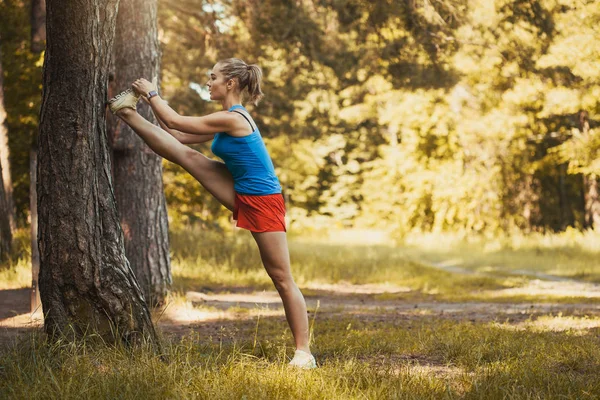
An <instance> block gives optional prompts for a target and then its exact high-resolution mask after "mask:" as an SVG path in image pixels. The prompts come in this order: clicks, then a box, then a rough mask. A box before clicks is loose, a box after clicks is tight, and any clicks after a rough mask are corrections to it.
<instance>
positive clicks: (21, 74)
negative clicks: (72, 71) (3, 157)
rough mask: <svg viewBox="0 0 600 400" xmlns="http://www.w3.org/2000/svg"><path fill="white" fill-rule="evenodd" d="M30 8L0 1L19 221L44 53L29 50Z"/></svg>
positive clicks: (25, 200) (25, 206) (25, 204)
mask: <svg viewBox="0 0 600 400" xmlns="http://www.w3.org/2000/svg"><path fill="white" fill-rule="evenodd" d="M29 9H30V1H17V0H3V1H0V15H2V21H3V23H2V24H0V44H1V45H2V60H0V62H2V68H3V70H4V106H5V108H6V113H7V118H6V125H7V128H8V142H9V149H10V164H11V175H12V181H13V185H14V188H13V196H14V200H15V205H16V208H17V218H18V220H19V223H20V224H21V225H23V224H24V223H25V222H26V220H27V215H28V212H29V151H30V149H31V143H32V140H34V138H35V137H36V136H37V130H38V114H39V107H40V103H41V93H42V63H43V54H41V55H40V54H34V53H32V52H31V50H30V41H31V37H30V35H31V32H30V29H31V27H30V20H29V13H30V10H29Z"/></svg>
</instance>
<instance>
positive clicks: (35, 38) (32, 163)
mask: <svg viewBox="0 0 600 400" xmlns="http://www.w3.org/2000/svg"><path fill="white" fill-rule="evenodd" d="M45 47H46V0H32V2H31V52H32V53H34V54H39V53H41V52H42V51H43V50H44V48H45ZM37 158H38V138H37V135H34V137H33V138H31V150H30V151H29V215H30V217H31V218H30V219H31V232H30V235H31V278H32V279H31V312H32V313H33V312H34V311H35V310H37V309H38V307H39V306H40V301H41V299H40V291H39V290H38V287H39V284H38V280H39V274H40V251H39V249H38V237H37V236H38V235H37V230H38V214H37V190H36V186H37Z"/></svg>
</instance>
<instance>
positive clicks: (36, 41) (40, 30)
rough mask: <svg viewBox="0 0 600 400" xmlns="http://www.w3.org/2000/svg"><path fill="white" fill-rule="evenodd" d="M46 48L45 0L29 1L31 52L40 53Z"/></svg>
mask: <svg viewBox="0 0 600 400" xmlns="http://www.w3.org/2000/svg"><path fill="white" fill-rule="evenodd" d="M45 47H46V0H31V52H32V53H34V54H39V53H41V52H42V51H43V50H44V48H45Z"/></svg>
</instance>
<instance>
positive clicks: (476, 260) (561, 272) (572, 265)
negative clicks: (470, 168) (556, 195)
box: [401, 229, 600, 282]
mask: <svg viewBox="0 0 600 400" xmlns="http://www.w3.org/2000/svg"><path fill="white" fill-rule="evenodd" d="M401 251H402V252H403V253H404V254H405V255H406V256H407V257H408V258H409V259H415V260H420V261H421V262H426V263H427V262H428V263H443V265H448V266H451V267H458V268H462V269H466V270H470V271H475V272H480V273H488V274H489V273H493V274H498V273H511V274H517V275H523V276H530V277H536V276H538V277H539V276H541V277H544V276H543V275H539V274H550V275H556V276H562V277H565V278H571V279H577V280H585V281H590V282H600V261H599V260H600V232H599V231H592V230H589V231H585V232H579V231H576V230H573V229H568V230H567V231H565V232H561V233H555V234H539V233H534V234H530V235H527V236H524V235H513V236H511V237H499V238H487V239H484V238H481V237H475V238H473V237H470V238H469V237H463V236H460V235H451V234H423V235H413V236H409V237H407V238H406V239H405V240H404V243H403V245H402V246H401Z"/></svg>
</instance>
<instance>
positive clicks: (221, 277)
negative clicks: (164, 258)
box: [171, 231, 522, 300]
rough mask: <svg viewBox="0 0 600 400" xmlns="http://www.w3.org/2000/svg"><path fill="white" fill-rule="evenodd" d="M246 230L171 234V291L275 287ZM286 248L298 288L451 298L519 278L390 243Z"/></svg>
mask: <svg viewBox="0 0 600 400" xmlns="http://www.w3.org/2000/svg"><path fill="white" fill-rule="evenodd" d="M245 233H246V232H239V233H238V234H236V235H235V236H234V237H221V236H217V235H213V234H210V233H203V232H189V231H188V232H185V233H183V232H179V233H172V235H171V239H172V255H173V257H172V260H173V288H174V290H175V292H180V293H181V292H185V291H187V290H226V289H228V288H232V287H237V288H252V289H256V290H263V289H273V284H272V283H271V281H270V279H269V277H268V276H267V274H266V272H265V271H264V268H263V267H262V264H261V261H260V257H259V254H258V250H257V248H256V244H255V243H254V242H253V240H252V238H251V236H250V235H247V234H245ZM289 247H290V256H291V260H292V274H293V276H294V279H295V280H296V282H297V283H298V284H299V285H300V286H301V287H302V286H307V285H309V284H311V283H340V282H343V283H351V284H368V283H379V284H387V285H397V286H402V287H409V288H411V289H412V290H414V291H415V292H416V294H423V295H434V296H438V297H440V298H448V299H451V298H453V296H457V295H458V294H459V293H465V292H466V293H471V292H477V291H483V290H493V289H500V288H506V287H513V286H515V285H516V284H520V283H521V281H522V280H518V279H515V278H514V277H510V276H509V277H507V276H502V275H501V276H499V277H489V276H476V275H473V276H470V275H460V274H454V273H451V272H447V271H443V270H439V269H436V268H431V267H427V266H424V265H422V264H420V263H418V262H415V261H411V260H410V259H409V258H408V257H406V255H405V254H404V253H403V252H402V251H401V250H399V249H398V248H394V247H390V246H344V245H340V244H337V245H333V244H326V243H310V242H304V241H293V240H292V241H291V242H290V243H289ZM462 299H463V298H462V297H461V300H462Z"/></svg>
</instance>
